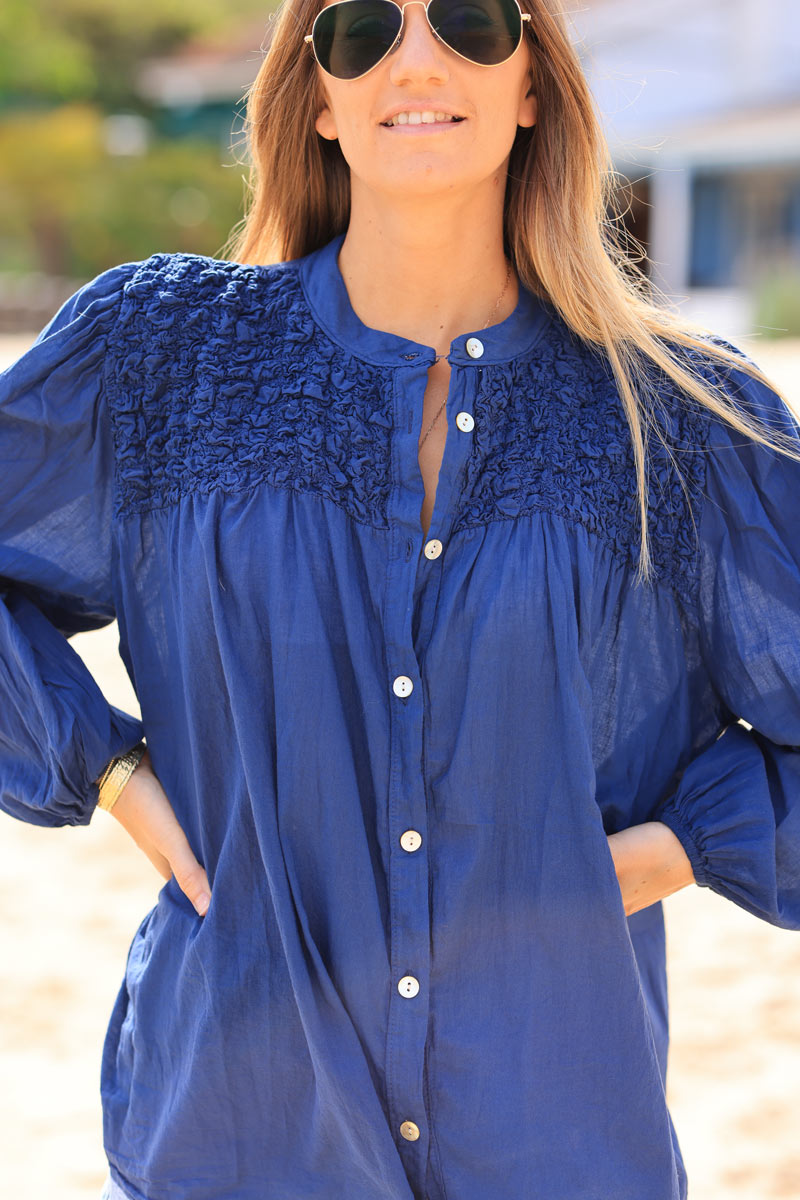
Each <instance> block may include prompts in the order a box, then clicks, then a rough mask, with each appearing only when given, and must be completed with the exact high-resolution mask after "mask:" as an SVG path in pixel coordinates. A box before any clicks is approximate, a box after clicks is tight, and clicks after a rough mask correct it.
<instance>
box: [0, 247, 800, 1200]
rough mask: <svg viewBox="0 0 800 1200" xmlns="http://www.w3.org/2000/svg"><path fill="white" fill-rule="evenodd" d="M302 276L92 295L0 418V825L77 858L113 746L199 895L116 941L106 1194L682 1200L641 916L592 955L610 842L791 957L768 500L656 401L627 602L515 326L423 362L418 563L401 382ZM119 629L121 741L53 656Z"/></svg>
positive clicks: (411, 439)
mask: <svg viewBox="0 0 800 1200" xmlns="http://www.w3.org/2000/svg"><path fill="white" fill-rule="evenodd" d="M341 241H342V238H341V237H339V238H336V239H334V240H333V241H332V242H330V243H329V244H328V245H327V246H324V247H322V248H321V249H320V250H318V251H315V252H314V253H312V254H310V255H308V256H307V257H305V258H303V259H300V260H296V261H293V262H289V263H284V264H278V265H270V266H249V265H241V264H233V263H227V262H223V261H220V260H215V259H211V258H206V257H202V256H195V255H189V254H156V255H153V256H152V257H150V258H148V259H146V260H143V261H141V262H133V263H125V264H121V265H120V266H117V267H113V268H111V269H110V270H108V271H106V272H103V273H102V274H101V275H99V276H97V277H96V278H95V279H94V280H92V281H91V282H90V283H88V284H87V285H86V286H85V287H84V288H82V289H81V290H80V291H79V292H77V293H76V295H75V296H73V297H72V298H71V299H70V300H69V301H68V302H67V303H66V304H65V305H64V306H63V308H62V309H61V310H60V311H59V313H58V314H57V315H56V316H55V317H54V319H53V320H52V321H51V322H50V324H49V325H48V326H47V327H46V328H45V329H44V330H42V332H41V333H40V335H39V337H38V339H37V341H36V343H35V344H34V346H33V347H32V348H31V349H30V350H29V351H28V352H27V353H25V354H24V355H22V357H21V358H20V359H19V360H18V361H17V362H16V363H15V364H14V365H13V366H12V367H11V368H9V369H8V370H7V371H6V372H4V373H3V374H2V375H0V447H2V456H3V471H2V472H1V473H0V584H1V586H2V600H3V605H2V606H0V620H1V621H2V628H1V630H0V697H2V716H1V717H0V796H1V797H2V806H3V808H4V809H5V810H6V811H7V812H8V813H9V814H10V815H11V816H14V817H17V818H19V819H22V820H28V821H32V822H34V823H38V824H48V825H63V824H86V823H88V822H89V821H90V820H91V819H92V817H93V815H94V811H95V806H96V800H97V790H96V787H94V785H93V782H92V781H93V780H94V779H95V778H96V776H97V775H98V774H99V772H100V769H101V768H102V767H103V766H104V765H105V762H106V761H107V759H109V758H110V757H111V756H112V755H114V754H117V753H120V752H122V751H123V750H125V749H127V748H129V747H130V746H132V745H133V744H135V742H136V741H137V740H138V739H139V738H140V736H142V734H144V735H146V738H147V741H148V745H149V747H150V753H151V756H152V759H153V764H154V768H155V770H156V772H157V774H158V775H159V778H160V779H161V781H162V783H163V785H164V787H165V790H166V792H167V794H168V796H169V798H170V800H171V802H172V804H173V806H174V808H175V811H176V814H177V816H178V819H179V821H180V823H181V825H182V826H183V828H184V830H185V831H186V834H187V836H188V838H189V841H190V843H191V845H192V847H193V849H194V852H195V853H196V855H197V856H198V858H199V860H200V861H201V862H202V863H203V865H204V866H205V868H206V871H207V873H208V876H209V880H210V882H211V885H212V900H211V905H210V908H209V910H208V913H207V915H206V916H205V917H203V918H201V917H199V916H198V915H197V914H196V912H195V911H194V908H193V907H192V905H191V903H190V902H189V901H188V899H187V898H186V897H185V896H184V895H183V893H182V892H181V891H180V889H179V888H178V886H177V885H176V883H175V881H174V879H172V880H170V881H169V882H168V883H166V884H165V885H164V886H163V887H162V888H161V890H160V892H159V893H158V898H157V901H156V903H155V904H154V905H153V907H152V908H151V909H150V910H149V911H148V912H147V913H146V914H144V915H143V918H142V921H141V923H140V925H139V927H138V929H137V930H136V931H135V932H134V933H133V936H132V941H131V944H130V949H129V953H128V957H127V961H126V964H125V968H124V975H123V978H122V981H121V984H120V988H119V992H118V995H117V998H116V1002H115V1004H114V1008H113V1011H112V1013H111V1017H110V1021H109V1025H108V1029H107V1032H106V1036H105V1041H104V1046H103V1054H102V1064H101V1081H100V1082H101V1093H102V1100H103V1132H104V1143H105V1149H106V1153H107V1155H108V1160H109V1164H110V1170H111V1175H112V1178H113V1180H114V1183H115V1185H116V1186H117V1187H119V1188H120V1189H121V1190H122V1192H123V1194H124V1195H126V1196H129V1197H130V1198H131V1200H184V1198H185V1200H189V1198H191V1200H223V1198H225V1200H227V1198H229V1197H231V1196H236V1197H237V1200H272V1198H274V1200H286V1198H287V1197H300V1196H302V1197H325V1200H412V1198H413V1200H456V1198H457V1200H487V1197H491V1200H521V1198H524V1200H596V1198H597V1197H603V1200H685V1197H686V1192H687V1181H686V1172H685V1169H684V1165H683V1162H682V1159H681V1154H680V1148H679V1144H678V1140H677V1137H676V1132H675V1129H674V1127H673V1124H672V1120H671V1117H670V1113H669V1111H668V1108H667V1105H666V1102H665V1078H666V1064H667V1046H668V1011H667V992H666V976H665V948H664V925H663V915H662V908H661V905H660V904H656V905H652V906H651V907H650V908H648V909H646V910H643V911H641V912H639V913H636V914H634V915H633V916H631V917H630V918H626V916H625V912H624V908H623V905H622V900H621V895H620V892H619V887H618V884H617V880H616V875H615V871H614V865H613V860H612V858H611V854H610V851H609V848H608V842H607V837H606V835H607V834H608V833H612V832H615V831H617V830H619V829H622V828H625V827H627V826H629V825H633V824H638V823H640V822H644V821H648V820H662V821H664V822H665V823H666V824H668V825H669V826H670V828H672V829H673V830H674V831H675V833H676V834H677V836H678V837H679V838H680V839H681V841H682V843H683V845H684V847H685V848H686V851H687V853H688V854H689V856H690V858H691V861H692V865H693V869H694V871H695V877H696V879H697V882H698V884H700V886H705V887H710V888H712V889H713V890H715V891H717V892H718V893H719V894H721V895H724V896H726V897H728V898H729V899H730V900H731V901H732V902H734V903H736V904H738V905H740V906H741V907H743V908H746V909H748V911H750V912H753V913H755V914H756V915H757V916H759V917H761V918H762V919H764V920H766V921H769V922H771V923H773V924H776V925H782V926H784V927H785V928H787V929H797V928H800V774H799V773H798V765H799V764H800V754H798V749H797V747H798V746H800V651H799V650H798V647H800V522H798V520H797V500H796V497H797V496H798V495H800V489H799V488H798V485H799V484H800V467H798V465H797V464H796V463H793V462H791V461H790V460H788V459H786V458H780V457H778V456H776V455H774V454H773V453H772V452H770V451H767V450H765V449H764V448H763V447H759V446H756V445H755V444H753V443H750V442H748V441H747V440H746V439H744V438H742V437H741V436H740V435H738V434H735V433H732V432H731V431H730V430H729V429H727V428H726V427H724V426H723V425H722V423H721V422H719V421H718V420H717V419H716V418H712V417H711V416H709V415H708V414H706V413H705V412H703V411H701V410H699V409H698V408H697V406H696V405H694V404H693V403H692V402H691V401H688V400H686V399H683V398H680V397H678V396H677V395H676V394H675V393H674V392H673V391H671V390H670V389H669V388H668V387H666V386H662V396H661V398H662V411H661V414H660V416H661V420H662V422H663V428H664V429H665V431H666V433H667V436H668V440H669V443H670V448H671V452H672V455H673V457H674V463H673V461H672V460H671V458H670V455H669V454H668V453H667V452H666V450H664V448H663V447H661V446H660V445H659V444H658V443H657V442H655V441H654V442H653V445H652V461H651V470H650V499H651V521H652V527H651V537H652V550H653V555H654V561H655V568H656V578H655V581H654V582H653V584H651V585H648V586H641V585H638V584H637V583H636V579H635V568H636V563H637V554H638V527H637V523H636V522H637V507H636V494H635V475H634V470H633V460H632V454H631V449H630V441H629V436H628V433H627V425H626V421H625V417H624V412H623V409H622V405H621V401H620V398H619V395H618V392H617V390H616V387H615V385H614V382H613V377H612V375H611V372H610V369H609V367H608V364H607V363H606V362H605V361H604V360H603V358H602V357H601V356H600V355H599V354H598V353H597V352H596V351H594V350H592V349H591V348H590V347H588V346H586V345H585V344H583V343H582V342H580V341H579V340H578V339H577V338H576V337H575V336H574V335H573V334H572V333H571V332H570V331H569V329H568V328H567V326H566V325H565V324H564V323H563V321H562V320H561V318H560V317H559V315H558V314H557V312H556V311H555V309H554V308H553V307H552V306H551V305H549V304H548V303H547V302H546V301H545V300H542V299H540V298H538V297H536V296H534V295H533V294H532V293H530V292H528V291H526V290H525V289H524V288H521V289H520V295H519V301H518V304H517V307H516V309H515V311H514V312H513V313H512V315H511V316H509V317H508V319H507V320H505V321H503V322H502V323H500V324H498V325H495V326H492V327H490V328H489V329H486V330H482V331H476V332H475V333H474V334H472V333H469V332H468V333H465V334H464V335H463V336H460V337H458V338H456V339H455V341H454V342H453V343H452V345H451V350H450V355H449V362H450V365H451V381H450V390H449V394H448V401H447V408H446V419H447V441H446V445H445V450H444V458H443V462H442V467H441V471H440V475H439V480H438V488H437V493H436V501H435V507H434V512H433V516H432V521H431V525H430V529H429V530H428V533H427V535H423V533H422V530H421V528H420V524H419V514H420V508H421V506H422V501H423V494H424V493H423V484H422V478H421V475H420V472H419V467H418V461H417V445H418V441H419V437H420V435H421V429H422V401H423V393H424V388H425V383H426V379H427V369H428V367H429V366H430V364H431V363H432V361H433V358H434V351H433V349H432V348H430V347H427V346H424V345H421V344H419V343H416V342H413V341H409V340H407V339H404V338H401V337H399V336H396V335H393V334H389V333H386V332H382V331H378V330H374V329H371V328H369V327H368V326H366V325H364V324H363V323H362V322H361V320H360V319H359V318H358V316H357V315H356V314H355V312H354V311H353V309H352V307H351V305H350V302H349V298H348V295H347V291H346V288H345V286H344V282H343V279H342V277H341V274H340V272H339V269H338V263H337V254H338V250H339V247H340V245H341ZM470 337H474V338H477V339H478V340H479V343H480V346H479V347H477V348H476V347H475V346H474V345H473V344H472V343H471V342H469V339H470ZM468 342H469V345H468ZM470 351H472V352H470ZM693 361H694V365H695V366H696V368H697V369H698V370H700V371H702V372H704V373H705V374H706V375H707V377H708V378H722V379H723V380H724V382H725V383H726V386H727V387H728V388H729V389H730V390H731V394H735V395H736V396H737V397H738V398H739V400H740V401H741V402H742V403H744V404H746V405H753V407H754V408H755V409H757V410H758V411H759V412H760V413H761V415H764V414H767V415H768V416H770V417H771V418H772V419H774V420H776V421H777V422H779V423H781V424H782V425H783V426H784V427H786V428H793V427H792V426H791V425H790V424H789V422H788V418H787V417H786V415H785V414H784V412H783V410H782V405H781V404H780V403H779V401H778V398H777V397H776V396H775V395H774V393H772V392H770V391H769V390H768V389H766V388H765V387H763V386H762V385H760V384H757V383H755V382H753V381H752V380H751V379H750V378H749V377H748V376H746V375H745V374H744V372H742V371H739V370H738V369H737V370H733V371H729V372H721V371H720V369H719V368H713V367H712V366H711V364H710V362H709V361H708V360H707V359H706V358H705V357H704V356H703V355H701V354H700V353H699V352H693ZM675 463H677V465H678V467H679V468H680V472H681V477H680V478H679V477H678V475H677V473H676V471H675ZM115 616H116V618H117V620H118V622H119V631H120V653H121V655H122V657H123V660H124V662H125V665H126V667H127V669H128V672H129V674H130V677H131V680H132V682H133V685H134V688H135V690H136V694H137V697H138V700H139V703H140V706H141V713H142V718H141V721H138V720H135V719H134V718H132V717H131V716H130V715H128V714H125V713H121V712H119V711H118V710H117V709H114V708H113V707H112V706H110V705H108V704H107V703H106V702H105V700H104V698H103V696H102V694H101V692H100V691H99V689H98V687H97V685H96V683H95V682H94V680H93V679H92V678H91V677H90V676H89V674H88V672H87V671H86V669H85V668H84V667H83V665H82V662H81V660H80V659H79V658H78V656H77V655H76V654H75V652H74V651H73V650H72V648H71V646H70V644H69V641H68V638H69V636H70V635H71V634H73V633H75V632H77V631H78V630H85V629H92V628H98V627H100V626H101V625H104V624H107V623H108V622H110V621H111V620H113V618H114V617H115ZM738 718H742V719H744V720H745V721H746V722H747V723H748V724H749V725H751V726H752V728H751V729H748V728H746V727H745V726H744V725H742V724H741V723H738ZM45 919H46V918H45Z"/></svg>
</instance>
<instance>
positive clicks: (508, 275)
mask: <svg viewBox="0 0 800 1200" xmlns="http://www.w3.org/2000/svg"><path fill="white" fill-rule="evenodd" d="M510 279H511V263H509V264H508V267H507V269H506V281H505V283H504V284H503V290H502V292H501V293H500V295H499V296H498V297H497V300H496V301H495V306H494V308H493V309H492V311H491V312H490V314H489V320H488V321H487V322H486V324H485V325H484V326H483V328H484V329H488V327H489V325H490V324H491V321H492V317H493V316H494V314H495V313H496V312H497V310H498V308H499V307H500V305H501V304H502V303H503V297H504V296H505V294H506V292H507V291H508V281H509V280H510ZM444 357H445V355H444V354H437V355H436V358H435V359H434V360H433V361H434V362H438V361H439V359H440V358H444ZM445 404H447V396H445V398H444V400H443V401H442V403H441V404H440V405H439V409H438V412H437V413H436V416H435V417H434V418H433V420H432V421H431V423H430V425H429V426H428V429H427V431H426V433H425V437H423V439H422V441H421V442H420V444H419V449H420V450H421V449H422V447H423V445H424V444H425V438H426V437H427V436H428V434H429V433H430V431H431V430H432V429H433V427H434V425H435V424H436V422H437V421H438V420H439V417H440V416H441V413H442V409H443V408H444V406H445Z"/></svg>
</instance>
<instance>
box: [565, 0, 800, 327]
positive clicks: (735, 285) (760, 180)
mask: <svg viewBox="0 0 800 1200" xmlns="http://www.w3.org/2000/svg"><path fill="white" fill-rule="evenodd" d="M568 11H569V12H570V18H571V22H572V25H573V29H574V32H575V35H576V42H577V47H578V50H579V52H580V53H581V58H582V61H583V64H584V68H585V70H586V73H587V75H588V77H589V80H590V83H591V86H592V90H593V93H594V95H595V97H596V100H597V104H598V108H599V109H600V112H601V114H602V116H603V123H604V127H605V131H606V135H607V137H608V140H609V144H610V147H611V151H612V155H613V158H614V166H615V169H616V170H617V171H619V172H621V173H622V174H623V175H624V176H626V177H627V178H628V179H629V180H630V181H631V182H632V183H633V184H634V185H635V187H634V194H635V200H636V203H635V207H634V211H633V214H632V216H633V218H634V221H633V224H632V225H631V228H632V230H633V232H634V234H635V236H636V237H637V238H639V240H640V241H642V242H643V243H644V244H645V246H646V248H647V250H648V254H649V257H650V260H651V263H652V268H651V273H652V276H653V278H654V279H655V281H656V282H657V283H658V284H659V285H660V286H661V287H662V288H663V289H664V290H665V291H667V292H668V293H669V294H670V295H671V296H672V297H673V298H674V299H676V300H678V301H679V302H682V300H683V298H684V297H686V298H687V303H686V305H685V307H684V305H683V304H682V307H684V311H689V310H690V309H692V308H694V309H698V308H699V309H701V310H702V311H704V312H707V311H708V306H709V301H710V300H715V301H716V302H717V306H716V309H715V311H716V312H721V311H723V310H724V311H725V312H726V315H727V324H728V326H729V327H730V326H732V325H740V326H742V327H743V328H745V327H747V326H748V325H749V322H750V296H751V294H752V290H753V287H754V285H755V284H756V283H757V282H758V279H759V277H760V274H761V273H762V272H764V271H769V270H773V269H775V265H776V264H777V265H780V264H782V263H784V264H785V262H786V261H787V259H794V260H795V261H796V262H797V264H798V267H800V0H583V3H582V4H581V3H580V0H570V3H569V5H568ZM720 302H722V308H720Z"/></svg>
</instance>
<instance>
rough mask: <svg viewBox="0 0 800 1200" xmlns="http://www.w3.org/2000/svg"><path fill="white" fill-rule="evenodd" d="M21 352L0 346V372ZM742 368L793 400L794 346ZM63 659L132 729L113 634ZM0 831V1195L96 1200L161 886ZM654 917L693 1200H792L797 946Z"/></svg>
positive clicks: (56, 832) (777, 937) (710, 922)
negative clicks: (124, 992) (104, 1058)
mask: <svg viewBox="0 0 800 1200" xmlns="http://www.w3.org/2000/svg"><path fill="white" fill-rule="evenodd" d="M30 340H31V338H16V339H5V340H0V367H2V366H3V365H6V364H7V363H8V362H10V361H13V359H14V358H15V357H16V356H17V354H19V353H22V352H23V351H24V350H25V349H26V347H27V345H29V343H30ZM742 344H743V347H744V348H748V346H751V344H750V343H742ZM750 352H751V353H752V354H753V356H754V357H755V358H756V361H758V362H759V363H760V364H761V365H762V366H763V367H764V368H765V369H767V370H769V371H772V373H773V375H774V377H775V379H776V380H777V381H778V382H779V383H780V384H781V385H782V386H783V387H784V388H786V389H789V390H790V392H791V394H793V396H794V397H795V398H797V399H799V400H800V343H798V342H793V343H789V342H787V343H773V344H770V343H764V344H763V345H762V344H760V343H759V345H758V350H757V352H756V351H755V350H754V349H752V347H751V348H750ZM72 645H73V646H74V647H75V649H76V650H77V651H78V652H79V653H80V654H81V655H82V657H83V658H84V660H85V661H86V662H87V664H88V666H89V669H90V670H91V671H92V673H93V674H94V676H95V678H96V679H97V681H98V683H99V684H100V686H101V688H102V689H103V691H104V693H105V695H106V696H107V698H108V699H109V700H110V701H111V702H112V703H114V704H116V705H119V706H120V707H122V708H124V709H126V710H127V711H128V712H131V713H137V714H138V706H137V703H136V698H135V696H134V693H133V690H132V688H131V685H130V682H129V680H128V678H127V675H126V673H125V670H124V667H123V665H122V663H121V661H120V659H119V655H118V633H117V627H116V625H115V624H114V625H111V626H108V627H107V628H106V629H104V630H101V631H98V632H95V633H91V634H82V635H79V636H78V637H76V638H74V639H73V640H72ZM0 830H1V831H2V832H1V833H0V1061H2V1080H3V1087H2V1089H0V1195H1V1196H2V1197H8V1198H9V1200H99V1194H100V1189H101V1186H102V1182H103V1179H104V1178H105V1174H106V1165H105V1156H104V1152H103V1142H102V1124H101V1110H100V1097H99V1076H100V1055H101V1049H102V1042H103V1037H104V1035H105V1029H106V1024H107V1021H108V1017H109V1014H110V1011H111V1007H112V1004H113V1002H114V997H115V995H116V993H117V990H118V988H119V985H120V982H121V979H122V975H123V972H124V967H125V959H126V955H127V950H128V946H129V944H130V941H131V938H132V937H133V934H134V932H135V930H136V928H137V926H138V924H139V922H140V921H141V919H142V917H143V916H144V914H145V913H146V912H147V910H148V909H149V908H150V907H151V906H152V904H154V903H155V900H156V896H157V893H158V891H159V889H160V888H161V886H162V884H163V879H162V877H161V876H160V875H159V874H158V873H157V872H156V870H155V868H154V867H153V866H152V864H151V863H150V861H149V860H148V859H147V858H146V857H145V856H144V855H143V853H142V852H141V851H140V850H139V849H138V847H137V846H136V845H135V844H134V843H133V841H132V840H131V839H130V838H129V837H128V835H127V834H126V833H125V832H124V830H123V829H122V828H121V826H119V825H118V824H117V822H116V821H115V820H114V818H113V817H112V816H111V815H110V814H108V813H105V812H102V811H100V810H98V811H96V812H95V814H94V817H93V819H92V822H91V824H90V825H89V826H85V827H79V828H71V827H67V828H63V829H53V830H50V829H40V828H37V827H34V826H31V825H26V824H24V823H23V822H20V821H16V820H13V819H11V818H9V817H7V816H6V815H4V814H0ZM664 907H665V912H666V920H667V939H668V962H669V980H670V1007H671V1033H672V1041H671V1050H670V1062H669V1072H668V1087H667V1101H668V1103H669V1105H670V1109H671V1112H672V1117H673V1121H674V1123H675V1126H676V1129H677V1133H678V1137H679V1140H680V1142H681V1146H682V1149H683V1153H684V1158H685V1161H686V1165H687V1169H688V1172H689V1178H690V1187H689V1197H690V1200H799V1198H800V1117H798V1113H799V1112H800V933H798V932H795V931H787V930H781V929H777V928H774V927H772V926H770V925H768V924H766V923H765V922H763V921H759V920H758V919H756V918H754V917H752V916H750V915H749V914H748V913H745V912H744V911H743V910H741V909H739V908H738V907H737V906H736V905H734V904H732V903H731V902H729V901H727V900H723V899H720V898H719V897H717V896H716V895H714V894H713V893H712V892H711V891H709V890H708V889H701V888H697V887H691V888H687V889H685V890H684V891H682V892H679V893H677V894H676V895H674V896H672V897H670V898H669V899H667V900H666V901H665V902H664ZM231 1200H235V1198H234V1197H232V1198H231ZM287 1200H294V1198H289V1197H287ZM454 1200H458V1198H457V1197H456V1198H454ZM486 1200H492V1198H491V1197H487V1198H486ZM520 1200H529V1198H528V1197H520ZM537 1200H538V1198H537ZM542 1200H544V1198H542Z"/></svg>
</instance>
